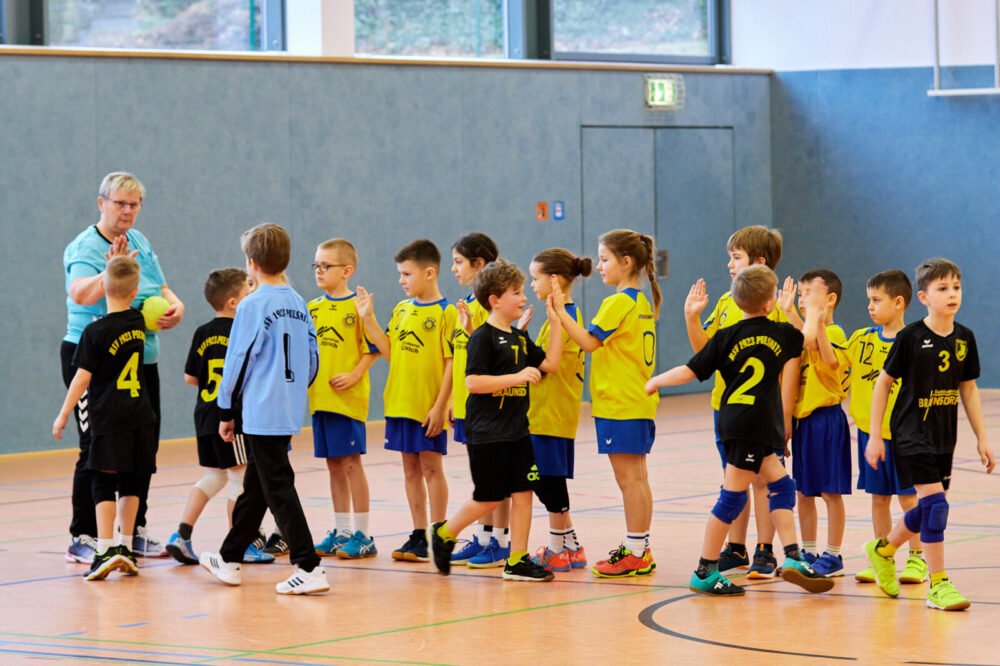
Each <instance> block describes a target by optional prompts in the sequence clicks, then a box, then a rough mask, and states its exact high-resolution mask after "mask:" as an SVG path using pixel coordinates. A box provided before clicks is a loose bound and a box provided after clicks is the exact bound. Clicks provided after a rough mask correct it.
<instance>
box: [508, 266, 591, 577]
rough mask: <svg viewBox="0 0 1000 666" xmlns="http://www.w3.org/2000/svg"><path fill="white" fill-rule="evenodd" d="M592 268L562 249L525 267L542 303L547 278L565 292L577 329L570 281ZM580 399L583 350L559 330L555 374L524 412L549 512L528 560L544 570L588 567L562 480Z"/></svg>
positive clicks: (545, 343)
mask: <svg viewBox="0 0 1000 666" xmlns="http://www.w3.org/2000/svg"><path fill="white" fill-rule="evenodd" d="M591 270H592V263H591V260H590V258H589V257H577V256H575V255H574V254H573V253H572V252H570V251H569V250H566V249H563V248H561V247H559V248H552V249H550V250H545V251H543V252H539V253H538V254H536V255H535V257H534V258H533V259H532V260H531V264H530V266H529V267H528V272H529V273H531V288H532V289H533V290H534V291H535V296H537V297H538V300H540V301H541V302H543V303H545V302H547V300H546V299H548V297H549V294H551V293H552V280H553V279H555V280H558V282H559V288H560V289H561V290H562V291H563V293H564V294H566V298H567V300H566V303H565V309H566V312H567V313H568V314H569V316H570V317H571V318H572V319H573V321H575V322H576V323H577V324H578V325H579V326H580V327H582V326H583V315H582V314H581V313H580V309H579V308H578V307H577V306H576V304H575V303H573V301H572V300H570V296H569V294H570V291H571V289H572V287H573V280H575V279H576V277H577V276H583V277H587V276H588V275H590V272H591ZM529 312H530V311H529ZM521 328H523V326H521ZM550 331H551V327H550V325H549V322H548V321H547V320H546V321H545V323H543V324H542V330H541V331H540V332H539V334H538V341H537V342H538V346H539V347H541V348H543V349H548V347H549V341H550V335H551V334H550ZM582 396H583V350H582V349H580V345H578V344H577V343H575V342H574V341H573V339H572V338H570V337H569V335H568V334H567V333H566V332H565V331H562V360H561V361H560V362H559V371H558V372H555V373H552V374H549V375H546V376H545V377H543V378H542V381H541V382H540V383H539V384H538V386H537V387H536V388H535V389H533V390H532V394H531V406H530V407H529V409H528V423H529V425H530V429H531V444H532V446H533V448H534V450H535V463H536V464H537V465H538V474H539V482H538V489H537V490H536V494H537V495H538V499H539V500H541V502H542V504H543V505H544V506H545V509H546V510H547V511H548V512H549V545H548V546H541V547H540V548H539V549H538V552H537V554H536V555H535V557H534V558H532V559H533V560H534V561H535V563H536V564H538V565H540V566H542V567H543V568H545V569H546V570H547V571H569V570H570V569H572V568H582V567H585V566H587V555H586V553H585V552H584V550H583V546H581V545H580V541H579V539H578V538H577V536H576V530H574V529H573V521H572V520H570V517H569V491H568V490H567V488H566V479H572V478H573V458H574V449H575V446H576V442H575V441H574V440H575V438H576V427H577V425H578V424H579V422H580V400H581V398H582Z"/></svg>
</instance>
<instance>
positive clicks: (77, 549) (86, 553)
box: [66, 534, 97, 564]
mask: <svg viewBox="0 0 1000 666" xmlns="http://www.w3.org/2000/svg"><path fill="white" fill-rule="evenodd" d="M96 549H97V539H95V538H94V537H92V536H88V535H86V534H81V535H80V536H77V537H73V540H72V541H70V542H69V548H67V549H66V561H68V562H79V563H80V564H92V563H93V561H94V555H96V553H95V552H94V551H95V550H96Z"/></svg>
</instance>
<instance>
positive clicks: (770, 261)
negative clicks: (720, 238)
mask: <svg viewBox="0 0 1000 666" xmlns="http://www.w3.org/2000/svg"><path fill="white" fill-rule="evenodd" d="M726 250H728V251H729V252H732V251H733V250H743V251H744V252H746V253H747V258H749V259H750V263H751V264H753V263H756V262H757V260H758V259H763V260H764V264H765V265H766V266H767V267H768V268H770V269H771V270H772V271H773V270H774V269H776V268H777V267H778V262H779V261H781V232H780V231H778V230H777V229H768V228H767V227H765V226H761V225H759V224H755V225H753V226H751V227H743V228H742V229H739V230H738V231H736V232H735V233H733V235H732V236H730V237H729V240H728V241H726Z"/></svg>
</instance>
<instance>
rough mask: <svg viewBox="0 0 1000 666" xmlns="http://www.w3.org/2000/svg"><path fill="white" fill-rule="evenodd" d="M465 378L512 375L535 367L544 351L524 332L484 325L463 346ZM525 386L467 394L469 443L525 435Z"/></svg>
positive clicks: (487, 441)
mask: <svg viewBox="0 0 1000 666" xmlns="http://www.w3.org/2000/svg"><path fill="white" fill-rule="evenodd" d="M466 349H467V350H468V354H469V360H468V363H467V364H466V366H465V374H466V376H468V375H513V374H517V373H518V372H521V371H522V370H524V369H525V368H527V367H529V366H530V367H532V368H537V367H538V366H539V365H541V364H542V362H543V361H544V360H545V352H544V351H543V350H542V349H541V348H540V347H539V346H538V345H536V344H535V343H534V342H532V341H531V338H529V337H528V334H527V333H525V332H524V331H522V330H520V329H517V328H511V330H510V332H509V333H508V332H507V331H502V330H500V329H499V328H496V327H495V326H493V325H492V324H490V323H489V322H486V323H485V324H483V325H482V326H480V327H479V328H477V329H476V330H475V332H473V334H472V336H471V337H470V338H469V343H468V345H467V346H466ZM528 401H529V398H528V384H527V382H525V383H524V384H518V385H517V386H511V387H509V388H505V389H502V390H500V391H494V392H493V393H470V394H469V398H468V400H467V401H466V403H465V410H466V411H465V434H466V437H467V438H468V440H469V444H488V443H489V442H508V441H515V440H518V439H522V438H524V437H527V436H528V435H529V432H528V406H529V402H528Z"/></svg>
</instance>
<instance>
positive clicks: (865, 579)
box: [854, 567, 875, 583]
mask: <svg viewBox="0 0 1000 666" xmlns="http://www.w3.org/2000/svg"><path fill="white" fill-rule="evenodd" d="M854 580H856V581H858V582H859V583H874V582H875V570H874V569H872V568H871V567H867V568H865V569H862V570H861V571H859V572H858V573H856V574H854Z"/></svg>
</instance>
